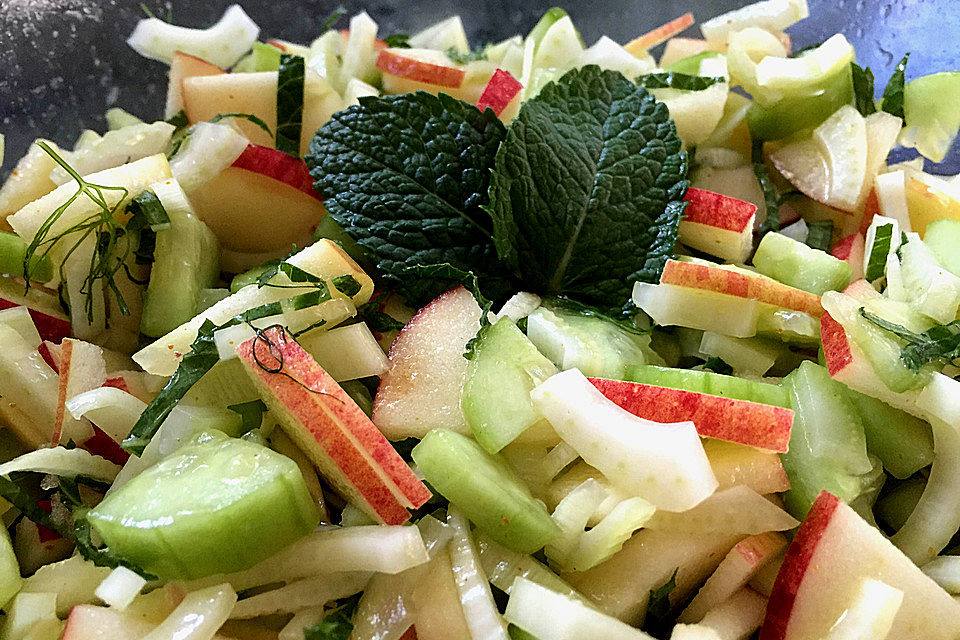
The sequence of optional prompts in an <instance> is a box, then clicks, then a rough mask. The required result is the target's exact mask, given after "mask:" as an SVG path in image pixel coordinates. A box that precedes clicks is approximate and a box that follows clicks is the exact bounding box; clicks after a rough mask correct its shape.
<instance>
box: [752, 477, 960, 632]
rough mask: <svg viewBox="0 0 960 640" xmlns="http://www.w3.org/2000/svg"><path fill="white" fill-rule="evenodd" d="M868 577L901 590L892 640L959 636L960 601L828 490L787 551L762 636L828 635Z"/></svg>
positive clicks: (819, 498)
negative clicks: (861, 582) (862, 581)
mask: <svg viewBox="0 0 960 640" xmlns="http://www.w3.org/2000/svg"><path fill="white" fill-rule="evenodd" d="M863 578H874V579H876V580H879V581H881V582H883V583H885V584H888V585H890V586H891V587H894V588H896V589H900V590H901V591H903V604H902V605H901V606H900V610H899V611H898V612H897V616H896V618H895V619H894V622H893V627H892V628H891V630H890V633H889V634H888V635H887V637H886V640H916V639H917V638H924V640H956V638H958V637H960V603H958V602H956V601H955V600H954V599H953V598H952V597H951V596H950V595H949V594H948V593H947V592H946V591H944V590H943V589H942V588H941V587H940V586H939V585H937V584H936V583H935V582H934V581H933V580H932V579H930V578H929V577H928V576H926V575H925V574H924V573H923V572H922V571H920V569H919V568H917V566H916V565H915V564H913V562H911V561H910V559H909V558H907V557H906V556H905V555H903V553H902V552H901V551H900V550H899V549H897V548H896V547H895V546H894V545H893V543H891V542H890V541H889V540H887V538H885V537H884V536H883V534H882V533H880V531H878V530H877V529H875V528H873V527H872V526H870V525H869V524H867V522H866V521H865V520H863V518H861V517H860V516H859V515H857V513H856V512H855V511H854V510H853V509H851V508H850V507H849V506H847V505H846V504H845V503H844V502H843V501H841V500H840V499H839V498H837V497H836V496H833V495H831V494H829V493H827V492H826V491H824V492H822V493H821V494H820V496H819V497H818V498H817V499H816V501H815V502H814V503H813V506H812V507H811V508H810V512H809V513H808V514H807V518H806V520H804V522H803V524H802V525H801V526H800V529H799V530H798V531H797V534H796V537H795V538H794V539H793V542H792V543H791V544H790V547H789V548H788V549H787V555H786V558H785V559H784V562H783V566H782V567H781V568H780V573H779V575H778V576H777V580H776V582H775V583H774V587H773V592H772V593H771V594H770V602H769V604H768V606H767V614H766V619H765V620H764V623H763V627H762V628H761V630H760V640H808V639H809V638H823V637H826V636H827V634H828V632H829V631H830V628H831V627H832V626H833V625H834V623H836V621H837V620H838V619H839V618H840V616H842V615H843V613H844V611H845V610H846V608H847V607H848V606H849V605H850V604H851V599H852V598H853V597H854V596H855V595H856V590H857V588H858V585H859V583H860V581H861V580H862V579H863Z"/></svg>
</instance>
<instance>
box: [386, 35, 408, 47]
mask: <svg viewBox="0 0 960 640" xmlns="http://www.w3.org/2000/svg"><path fill="white" fill-rule="evenodd" d="M383 42H384V43H385V44H386V45H387V47H389V48H391V49H409V48H410V36H408V35H407V34H405V33H395V34H393V35H390V36H387V37H386V38H384V39H383Z"/></svg>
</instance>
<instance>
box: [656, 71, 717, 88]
mask: <svg viewBox="0 0 960 640" xmlns="http://www.w3.org/2000/svg"><path fill="white" fill-rule="evenodd" d="M726 81H727V80H726V78H711V77H705V76H692V75H689V74H686V73H675V72H669V71H661V72H658V73H648V74H646V75H642V76H640V77H639V78H637V84H638V85H639V86H641V87H644V88H645V89H682V90H684V91H703V90H704V89H707V88H709V87H712V86H713V85H715V84H719V83H721V82H726Z"/></svg>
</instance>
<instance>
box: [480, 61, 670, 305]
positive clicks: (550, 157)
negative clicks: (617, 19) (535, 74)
mask: <svg viewBox="0 0 960 640" xmlns="http://www.w3.org/2000/svg"><path fill="white" fill-rule="evenodd" d="M687 168H688V167H687V155H686V153H684V152H683V151H681V143H680V138H679V137H678V136H677V134H676V126H675V125H674V123H673V121H672V120H670V114H669V112H668V111H667V107H666V105H664V104H662V103H660V102H657V101H656V100H655V99H654V97H653V96H651V95H650V94H649V93H647V91H646V89H644V88H643V87H638V86H636V85H634V84H633V83H632V82H630V81H629V80H627V79H626V78H625V77H623V75H622V74H620V73H617V72H613V71H604V70H601V69H600V68H599V67H597V66H594V65H591V66H587V67H584V68H582V69H576V70H573V71H570V72H568V73H567V74H566V75H564V76H563V77H562V78H560V80H558V81H556V82H553V83H550V84H549V85H547V86H546V87H545V88H544V89H543V91H542V92H541V93H540V94H539V95H538V96H537V97H536V98H533V99H531V100H528V101H527V102H525V103H524V105H523V107H522V108H521V109H520V113H519V115H518V116H517V118H516V119H515V120H514V122H513V124H512V125H511V127H510V130H509V131H508V133H507V137H506V139H505V140H504V143H503V145H502V146H501V147H500V150H499V152H498V153H497V158H496V165H495V167H494V171H493V178H492V180H491V185H490V206H489V211H490V214H491V216H492V218H493V227H494V242H495V244H496V247H497V252H498V254H499V256H500V258H501V259H502V260H503V261H504V262H505V263H507V264H508V265H509V266H510V267H511V268H512V269H513V270H514V271H515V273H517V274H518V276H519V278H518V279H519V281H520V282H521V283H522V285H521V288H524V289H528V290H533V291H537V292H539V293H544V294H548V295H567V296H571V297H574V298H577V299H581V300H583V301H584V302H589V303H591V304H595V305H598V306H601V307H604V308H616V309H619V308H620V307H621V306H622V305H623V303H624V300H627V299H629V297H630V291H631V289H632V287H633V283H634V282H637V281H642V282H657V281H659V277H660V273H661V272H662V270H663V265H664V264H665V262H666V260H667V259H668V258H669V257H671V256H672V255H673V251H674V247H675V245H676V241H677V228H678V226H679V224H680V218H681V217H682V215H683V211H684V209H685V208H686V202H684V201H683V196H684V194H685V193H686V189H687V181H686V179H685V178H686V173H687Z"/></svg>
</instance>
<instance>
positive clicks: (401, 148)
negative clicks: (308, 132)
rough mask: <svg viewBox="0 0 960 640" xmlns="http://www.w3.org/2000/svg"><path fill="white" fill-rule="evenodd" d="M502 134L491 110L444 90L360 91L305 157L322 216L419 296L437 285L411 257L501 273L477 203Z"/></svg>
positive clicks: (411, 295)
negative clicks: (414, 269) (380, 94)
mask: <svg viewBox="0 0 960 640" xmlns="http://www.w3.org/2000/svg"><path fill="white" fill-rule="evenodd" d="M504 133H505V129H504V126H503V124H502V123H501V122H500V121H499V120H498V119H497V118H496V117H495V116H494V115H493V113H492V112H487V113H481V112H480V111H479V110H478V109H477V108H476V107H474V106H473V105H469V104H466V103H464V102H461V101H459V100H456V99H454V98H451V97H450V96H448V95H446V94H440V95H439V96H433V95H430V94H427V93H424V92H417V93H408V94H404V95H399V96H388V97H384V98H363V99H361V100H360V104H359V105H354V106H352V107H349V108H348V109H345V110H343V111H340V112H338V113H336V114H334V115H333V117H332V118H331V119H330V120H329V121H328V122H327V123H326V124H325V125H324V126H323V127H321V128H320V130H319V131H317V133H316V135H315V136H314V138H313V141H312V142H311V144H310V153H309V154H307V158H306V160H307V164H308V166H309V167H310V173H311V175H312V176H313V178H314V180H316V182H315V183H314V188H315V189H316V190H317V191H318V192H319V193H320V195H321V196H322V197H324V198H325V200H326V202H325V204H326V206H327V210H328V211H329V213H330V215H331V216H333V218H334V220H336V222H337V223H338V224H339V225H341V226H342V227H343V229H344V231H346V232H347V233H348V234H349V235H350V236H351V237H352V238H354V239H355V240H356V241H357V243H358V244H359V245H360V246H361V247H363V249H364V250H365V251H367V252H369V254H370V255H371V256H372V257H373V258H374V259H375V261H376V263H377V266H378V268H379V270H380V273H381V274H382V276H383V279H384V280H385V282H386V283H387V285H388V286H389V287H390V288H391V289H392V290H395V291H398V292H399V293H400V294H401V295H403V297H404V298H405V299H406V300H407V301H408V302H410V303H412V304H414V305H419V304H422V303H426V302H428V301H429V300H431V299H432V298H433V297H434V296H435V295H436V294H437V293H439V291H438V290H437V283H436V280H429V279H426V280H425V279H423V278H419V277H415V276H418V275H422V274H418V273H411V272H409V271H407V268H408V267H411V266H416V265H433V264H449V265H451V266H452V267H454V268H456V269H460V270H462V271H473V272H474V273H475V274H476V275H477V276H478V277H480V278H481V280H483V281H484V285H485V286H490V284H491V283H495V282H496V281H497V280H498V279H499V280H502V279H503V278H504V272H503V269H502V267H501V266H500V265H499V264H498V263H497V258H496V249H495V248H494V246H493V233H492V229H491V226H492V225H491V222H490V217H489V215H488V214H487V213H486V212H485V211H484V210H483V209H482V206H483V205H484V204H486V202H487V199H488V196H487V189H488V186H489V184H490V167H492V166H493V161H494V157H495V155H496V152H497V149H498V148H499V146H500V142H501V141H502V140H503V138H504ZM501 288H502V289H503V290H504V291H506V288H505V287H501Z"/></svg>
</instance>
